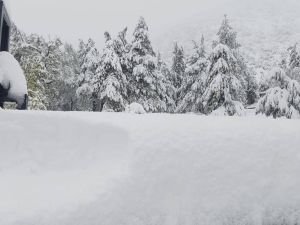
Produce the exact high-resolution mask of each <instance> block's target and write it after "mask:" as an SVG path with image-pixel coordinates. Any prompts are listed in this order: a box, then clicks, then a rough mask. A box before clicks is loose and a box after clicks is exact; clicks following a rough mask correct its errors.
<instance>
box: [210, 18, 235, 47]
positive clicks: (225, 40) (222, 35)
mask: <svg viewBox="0 0 300 225" xmlns="http://www.w3.org/2000/svg"><path fill="white" fill-rule="evenodd" d="M217 35H218V40H217V41H215V42H214V47H215V46H216V45H218V44H223V45H226V46H228V48H230V49H238V48H239V47H240V44H239V43H238V42H237V40H236V39H237V33H236V32H235V31H234V30H233V28H232V27H231V26H230V24H229V20H228V18H227V15H225V16H224V19H223V21H222V25H221V27H220V29H219V32H218V33H217Z"/></svg>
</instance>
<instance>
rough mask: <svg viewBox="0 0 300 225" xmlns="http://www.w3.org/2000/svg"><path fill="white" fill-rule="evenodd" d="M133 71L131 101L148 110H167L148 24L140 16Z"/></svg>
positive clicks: (135, 38)
mask: <svg viewBox="0 0 300 225" xmlns="http://www.w3.org/2000/svg"><path fill="white" fill-rule="evenodd" d="M130 59H131V65H132V73H131V77H130V87H131V88H130V102H131V103H132V102H137V103H139V104H141V105H142V106H143V107H144V108H145V110H146V111H147V112H162V111H166V104H165V103H164V101H163V100H162V98H161V95H163V94H162V93H160V92H161V91H162V90H164V89H163V88H161V87H163V85H164V84H162V83H161V79H160V77H159V73H158V70H157V65H156V55H155V52H154V51H153V48H152V45H151V42H150V39H149V34H148V26H147V24H146V22H145V20H144V18H142V17H141V18H140V20H139V22H138V24H137V26H136V28H135V30H134V33H133V41H132V45H131V51H130Z"/></svg>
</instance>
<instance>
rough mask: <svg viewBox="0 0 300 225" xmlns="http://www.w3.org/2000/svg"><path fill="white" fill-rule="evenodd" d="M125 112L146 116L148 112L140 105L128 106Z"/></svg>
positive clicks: (132, 104)
mask: <svg viewBox="0 0 300 225" xmlns="http://www.w3.org/2000/svg"><path fill="white" fill-rule="evenodd" d="M125 112H127V113H133V114H145V113H146V111H145V109H144V108H143V106H142V105H141V104H139V103H136V102H134V103H131V104H130V105H128V106H126V110H125Z"/></svg>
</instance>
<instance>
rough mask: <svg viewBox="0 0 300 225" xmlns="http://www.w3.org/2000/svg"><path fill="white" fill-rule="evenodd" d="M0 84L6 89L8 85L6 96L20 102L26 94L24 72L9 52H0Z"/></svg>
mask: <svg viewBox="0 0 300 225" xmlns="http://www.w3.org/2000/svg"><path fill="white" fill-rule="evenodd" d="M0 84H2V86H3V87H4V88H5V89H7V88H8V87H10V90H9V92H8V97H9V98H10V99H13V100H15V101H17V102H18V103H19V104H22V103H23V101H24V95H25V94H27V81H26V79H25V75H24V72H23V70H22V68H21V66H20V64H19V63H18V61H17V60H16V59H15V58H14V56H13V55H12V54H10V53H9V52H0Z"/></svg>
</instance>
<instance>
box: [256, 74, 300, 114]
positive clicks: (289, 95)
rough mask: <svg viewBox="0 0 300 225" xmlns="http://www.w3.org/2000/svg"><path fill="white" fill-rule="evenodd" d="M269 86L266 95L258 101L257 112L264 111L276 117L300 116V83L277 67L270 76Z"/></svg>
mask: <svg viewBox="0 0 300 225" xmlns="http://www.w3.org/2000/svg"><path fill="white" fill-rule="evenodd" d="M265 82H267V80H266V81H265ZM269 86H270V88H269V89H268V90H267V92H266V94H265V96H263V97H262V98H261V99H260V100H259V102H258V106H257V113H263V114H265V115H266V116H273V117H274V118H278V117H287V118H298V117H299V113H300V84H299V83H298V82H297V81H295V80H291V79H290V78H289V77H287V76H286V75H285V73H284V72H283V71H282V70H278V69H277V70H275V71H273V73H272V75H271V76H270V77H269Z"/></svg>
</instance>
